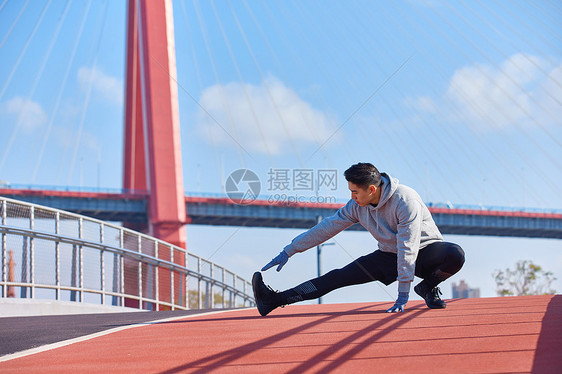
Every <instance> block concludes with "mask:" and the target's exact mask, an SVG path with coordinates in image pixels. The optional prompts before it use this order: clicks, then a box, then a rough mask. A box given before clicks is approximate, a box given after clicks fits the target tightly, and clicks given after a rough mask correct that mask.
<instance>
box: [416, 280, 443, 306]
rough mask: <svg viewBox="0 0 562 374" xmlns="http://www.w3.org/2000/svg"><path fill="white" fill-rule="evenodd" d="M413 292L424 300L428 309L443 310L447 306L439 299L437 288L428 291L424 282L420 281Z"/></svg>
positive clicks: (439, 291) (439, 292)
mask: <svg viewBox="0 0 562 374" xmlns="http://www.w3.org/2000/svg"><path fill="white" fill-rule="evenodd" d="M414 291H416V293H417V294H418V295H420V296H421V297H422V298H423V299H424V300H425V304H426V305H427V307H428V308H430V309H445V308H446V307H447V304H446V303H445V302H444V301H443V300H441V298H440V297H439V295H442V293H441V290H440V289H439V287H433V288H431V289H430V288H429V287H428V286H427V284H426V283H425V282H424V281H421V282H420V283H418V285H417V286H415V287H414Z"/></svg>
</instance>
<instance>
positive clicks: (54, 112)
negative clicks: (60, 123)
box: [31, 1, 91, 183]
mask: <svg viewBox="0 0 562 374" xmlns="http://www.w3.org/2000/svg"><path fill="white" fill-rule="evenodd" d="M90 5H91V1H88V2H87V6H86V8H85V10H84V15H83V17H82V22H81V23H80V28H79V29H78V32H77V33H76V41H75V43H74V47H73V49H72V52H71V53H70V58H69V59H68V64H67V66H66V71H65V73H64V77H63V79H62V83H61V87H60V90H59V93H58V95H57V99H56V101H55V106H54V108H53V110H52V112H51V118H50V119H49V123H48V125H47V131H46V133H45V135H44V136H43V143H42V144H41V149H40V150H39V154H38V157H37V162H36V163H35V168H34V169H33V174H32V177H31V182H32V183H35V179H36V177H37V172H38V171H39V167H40V165H41V161H42V160H43V153H44V152H45V147H46V145H47V141H48V139H49V136H50V134H51V131H52V128H53V124H54V119H55V117H56V115H57V113H58V110H59V106H60V103H61V100H62V95H63V93H64V89H65V87H66V82H67V80H68V77H69V75H70V69H71V68H72V64H73V63H74V58H75V57H76V51H77V50H78V46H79V45H80V40H81V38H82V33H83V31H84V26H85V25H86V19H87V18H88V13H89V10H90Z"/></svg>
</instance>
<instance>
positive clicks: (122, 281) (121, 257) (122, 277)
mask: <svg viewBox="0 0 562 374" xmlns="http://www.w3.org/2000/svg"><path fill="white" fill-rule="evenodd" d="M119 246H120V248H121V249H123V248H124V246H125V233H124V231H123V228H121V229H119ZM119 293H120V294H121V305H120V306H125V256H124V254H123V252H121V253H120V254H119Z"/></svg>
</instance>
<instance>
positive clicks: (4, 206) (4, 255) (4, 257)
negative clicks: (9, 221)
mask: <svg viewBox="0 0 562 374" xmlns="http://www.w3.org/2000/svg"><path fill="white" fill-rule="evenodd" d="M7 208H8V204H7V202H6V200H2V225H3V226H6V216H7V215H6V209H7ZM7 264H8V257H7V248H6V234H4V233H2V283H3V284H2V297H6V296H7V294H8V285H7V284H6V282H7V281H8V269H7Z"/></svg>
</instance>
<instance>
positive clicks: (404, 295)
mask: <svg viewBox="0 0 562 374" xmlns="http://www.w3.org/2000/svg"><path fill="white" fill-rule="evenodd" d="M409 297H410V293H409V292H398V299H396V302H395V303H394V305H393V306H392V307H391V308H390V309H388V310H387V311H386V312H387V313H394V312H403V311H404V307H405V306H406V303H407V302H408V298H409Z"/></svg>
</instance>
